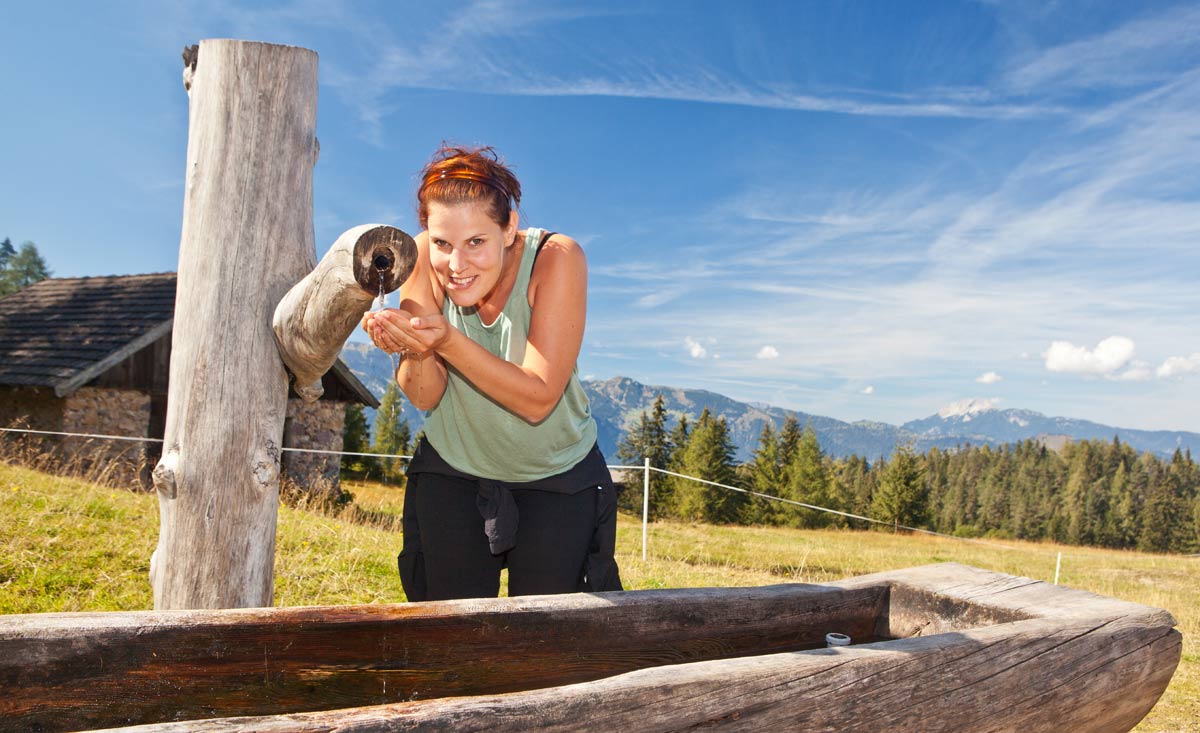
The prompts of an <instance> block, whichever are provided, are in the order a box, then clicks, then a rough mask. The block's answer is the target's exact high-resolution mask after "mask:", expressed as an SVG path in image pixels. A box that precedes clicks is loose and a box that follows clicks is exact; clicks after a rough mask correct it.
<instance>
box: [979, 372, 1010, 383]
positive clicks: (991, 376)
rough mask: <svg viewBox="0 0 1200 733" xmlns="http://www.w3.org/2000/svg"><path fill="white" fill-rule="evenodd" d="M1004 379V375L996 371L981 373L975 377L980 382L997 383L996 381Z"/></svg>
mask: <svg viewBox="0 0 1200 733" xmlns="http://www.w3.org/2000/svg"><path fill="white" fill-rule="evenodd" d="M1003 379H1004V377H1002V376H1000V375H999V374H997V373H995V372H984V373H983V374H980V375H979V376H978V377H975V381H976V382H979V383H980V384H995V383H996V382H999V381H1001V380H1003Z"/></svg>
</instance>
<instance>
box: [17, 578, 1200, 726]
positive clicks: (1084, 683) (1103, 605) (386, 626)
mask: <svg viewBox="0 0 1200 733" xmlns="http://www.w3.org/2000/svg"><path fill="white" fill-rule="evenodd" d="M942 588H944V589H945V592H944V593H943V592H942V591H941V590H940V589H942ZM966 599H969V600H966ZM912 603H916V604H918V605H919V606H920V608H921V609H923V610H922V611H921V613H927V614H928V613H941V612H948V613H950V614H951V618H949V619H942V620H939V621H936V622H935V623H932V624H927V625H926V628H933V627H940V628H943V629H945V630H943V631H941V632H939V633H936V634H932V635H925V634H924V632H922V635H917V636H914V637H913V638H905V639H897V640H893V641H886V642H882V643H876V644H867V645H863V646H856V647H848V648H840V649H823V648H816V649H811V650H809V651H786V652H781V651H780V650H783V649H793V650H794V649H803V648H806V647H812V646H814V645H815V644H819V643H820V641H819V640H820V638H821V637H822V636H823V634H824V633H825V632H826V631H829V630H838V631H843V632H844V633H850V634H851V635H852V636H860V637H861V636H863V635H869V634H870V633H871V631H872V630H874V629H876V628H878V627H879V626H881V625H882V626H886V625H887V624H889V623H891V619H896V618H916V616H917V615H918V614H917V613H916V612H915V611H913V609H912V608H906V607H904V606H905V604H912ZM963 604H966V606H964V605H963ZM964 608H966V610H964ZM989 619H1010V620H1001V621H999V622H997V623H991V624H989V625H985V626H982V627H978V628H969V625H970V624H971V623H974V622H987V621H988V620H989ZM831 627H832V628H831ZM1173 627H1174V619H1172V618H1171V616H1170V614H1168V613H1166V612H1164V611H1161V610H1159V609H1154V608H1149V607H1145V606H1140V605H1138V604H1132V603H1127V602H1122V601H1114V600H1112V599H1107V598H1103V597H1101V596H1096V595H1093V594H1089V593H1082V592H1079V591H1074V590H1070V589H1066V588H1062V587H1056V586H1051V585H1048V584H1046V583H1038V582H1032V581H1029V580H1028V579H1020V578H1013V577H1011V576H1004V575H1000V574H996V573H987V572H984V571H979V570H977V569H974V568H969V567H966V566H961V565H954V564H945V565H940V566H930V567H926V568H915V569H911V570H905V571H896V572H890V573H881V574H876V575H872V576H865V577H862V578H854V579H850V580H847V581H841V582H838V583H833V584H828V585H823V586H806V585H791V586H773V587H769V588H753V589H695V590H679V591H642V592H631V593H614V594H594V595H583V594H580V595H570V596H546V597H527V598H513V599H491V600H479V601H449V602H440V603H425V604H409V605H403V606H360V607H343V608H312V609H256V610H243V611H222V612H180V613H165V614H164V613H141V614H137V613H130V614H47V615H34V616H23V617H21V616H17V617H7V618H0V688H3V689H5V691H6V692H10V694H11V699H3V700H0V716H2V717H0V721H2V722H0V730H7V729H12V730H24V729H28V728H31V727H35V726H36V727H39V729H42V730H62V729H69V728H81V727H87V726H92V727H95V726H98V725H113V724H124V723H132V722H139V721H146V720H154V721H172V720H174V721H180V720H185V719H186V718H205V717H207V718H215V717H216V716H218V715H225V716H229V715H238V714H243V715H246V716H251V715H252V716H254V717H240V718H238V717H233V718H229V717H227V718H223V719H211V720H204V721H201V720H187V722H180V723H170V722H160V723H156V724H154V725H151V726H149V727H144V728H137V729H136V730H159V731H182V730H197V731H226V732H233V731H237V732H239V733H243V732H246V731H304V732H311V731H333V730H337V731H339V732H340V733H344V732H346V731H364V732H365V731H384V730H387V731H401V730H403V731H408V730H414V731H425V730H428V731H474V730H485V729H486V730H489V731H525V730H556V731H568V730H590V729H591V728H593V727H594V726H595V721H596V716H597V715H600V716H602V717H603V720H604V725H605V726H606V727H614V726H615V727H618V729H619V727H621V726H624V727H625V728H627V729H629V730H637V731H657V730H661V731H674V730H689V729H694V728H696V727H705V728H708V727H713V728H720V729H722V730H731V731H733V730H772V729H786V730H801V731H803V730H814V731H816V730H822V731H828V730H839V731H843V730H844V731H852V732H853V731H857V732H859V733H866V732H867V731H876V730H889V731H912V732H914V733H915V732H917V731H930V732H933V733H936V732H938V731H946V732H949V731H988V732H990V731H996V732H999V731H1020V733H1042V732H1043V731H1045V732H1046V733H1049V732H1050V731H1055V732H1057V731H1061V730H1087V731H1098V732H1099V733H1118V732H1119V731H1126V730H1128V729H1129V728H1131V727H1132V726H1133V725H1135V724H1136V723H1137V721H1138V720H1140V719H1141V718H1142V717H1143V716H1144V715H1145V713H1146V712H1147V711H1149V709H1150V708H1151V707H1152V706H1153V704H1154V702H1155V701H1156V700H1157V699H1158V697H1159V696H1160V695H1161V694H1162V691H1163V690H1164V689H1165V688H1166V686H1167V684H1168V682H1169V680H1170V678H1171V676H1172V674H1173V672H1174V670H1175V667H1176V665H1177V664H1178V661H1179V657H1180V653H1181V649H1182V642H1181V636H1180V634H1179V633H1178V632H1177V631H1175V629H1174V628H1173ZM3 660H8V661H3ZM464 660H467V661H464ZM568 683H573V684H568ZM434 695H439V696H443V697H435V698H433V699H428V698H430V697H432V696H434ZM445 695H465V696H464V697H444V696H445ZM118 701H119V702H120V703H121V704H120V706H118V704H117V703H118ZM376 703H384V704H376ZM352 705H358V706H360V707H349V706H352ZM332 706H341V708H342V709H326V710H320V709H319V708H327V707H332ZM301 710H308V711H310V712H300V711H301ZM284 711H286V713H284ZM269 712H275V713H278V714H275V715H267V716H265V717H264V715H263V713H269ZM9 725H11V726H12V727H11V728H6V727H5V726H9ZM131 730H133V729H131Z"/></svg>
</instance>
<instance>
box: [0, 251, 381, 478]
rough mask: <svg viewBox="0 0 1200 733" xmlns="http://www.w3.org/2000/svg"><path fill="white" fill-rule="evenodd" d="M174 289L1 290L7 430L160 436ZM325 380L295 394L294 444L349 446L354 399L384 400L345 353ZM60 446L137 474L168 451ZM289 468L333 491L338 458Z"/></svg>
mask: <svg viewBox="0 0 1200 733" xmlns="http://www.w3.org/2000/svg"><path fill="white" fill-rule="evenodd" d="M175 288H176V277H175V273H173V272H164V273H152V274H146V275H119V276H111V277H80V278H52V279H48V280H43V281H41V282H39V283H36V284H34V285H31V286H29V287H27V288H24V289H23V290H20V291H18V292H16V293H13V294H12V295H9V296H7V297H4V298H0V427H9V426H16V427H24V428H30V429H35V430H45V431H55V432H66V433H81V434H100V435H120V436H128V437H147V438H159V439H161V438H162V436H163V426H164V421H165V419H166V410H167V394H168V374H169V369H168V367H169V364H170V356H171V329H172V324H173V323H174V319H175ZM321 381H322V385H323V386H324V388H325V393H324V395H323V396H322V398H321V399H320V400H318V401H316V402H305V401H303V400H300V399H298V398H297V397H296V395H295V394H292V395H290V397H289V399H288V406H287V417H286V420H285V423H284V439H283V445H284V447H285V448H317V449H322V450H340V449H341V447H342V427H343V421H344V417H345V406H346V404H347V403H358V404H362V405H367V406H370V407H378V406H379V401H378V400H377V399H376V397H375V396H374V395H373V394H372V393H371V392H370V390H368V389H367V388H366V387H365V386H364V385H363V383H362V382H361V381H359V379H358V378H357V377H355V376H354V374H353V373H351V371H350V369H349V368H348V367H347V366H346V365H345V364H344V363H342V361H341V360H340V359H338V360H337V361H336V362H335V363H334V365H333V368H332V369H330V370H329V372H328V373H326V374H325V376H324V377H323V378H322V380H321ZM9 436H10V438H9V439H10V440H11V436H12V434H9ZM52 445H53V450H54V451H55V452H56V453H57V454H58V455H59V459H60V460H64V461H74V462H78V463H83V464H88V463H95V462H98V461H103V462H114V461H115V462H117V463H119V464H123V465H125V466H126V467H127V471H130V472H132V471H134V470H136V469H137V468H138V467H142V468H143V469H144V468H146V467H152V466H153V465H154V462H155V461H156V460H157V459H158V453H159V444H158V443H145V444H142V443H130V442H118V441H111V440H107V441H106V440H94V439H93V440H85V439H74V438H62V439H55V440H54V441H53V443H52ZM283 471H284V474H285V475H287V476H288V477H289V478H291V479H292V480H293V481H295V482H296V483H297V484H299V485H301V486H305V487H317V486H320V487H322V488H334V487H336V486H337V480H338V478H337V477H338V459H337V457H336V456H326V455H315V454H306V453H297V452H286V451H285V452H284V454H283ZM142 478H143V480H148V476H146V475H143V476H142Z"/></svg>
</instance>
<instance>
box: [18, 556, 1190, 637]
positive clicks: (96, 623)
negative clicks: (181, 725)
mask: <svg viewBox="0 0 1200 733" xmlns="http://www.w3.org/2000/svg"><path fill="white" fill-rule="evenodd" d="M880 585H885V586H890V587H893V588H895V587H897V586H901V587H909V588H912V589H914V590H922V591H926V592H928V593H933V594H936V595H937V596H939V597H943V598H945V599H947V600H949V601H957V602H961V603H965V604H978V605H980V606H982V607H984V608H987V609H989V610H991V611H993V612H995V613H997V614H998V615H1017V616H1020V617H1022V618H1027V619H1033V618H1059V617H1065V616H1071V615H1086V616H1089V617H1095V616H1104V617H1107V616H1112V617H1117V616H1123V615H1139V616H1142V615H1147V614H1149V616H1151V617H1154V618H1155V621H1156V624H1166V625H1169V626H1172V627H1173V626H1175V625H1176V621H1175V618H1174V617H1173V616H1172V615H1171V614H1170V613H1169V612H1167V611H1165V610H1163V609H1160V608H1154V607H1152V606H1145V605H1142V604H1139V603H1134V602H1132V601H1122V600H1119V599H1116V598H1109V597H1108V596H1102V595H1097V594H1095V593H1091V592H1088V591H1082V590H1076V589H1074V588H1069V587H1067V586H1055V585H1051V584H1049V583H1047V582H1045V581H1041V580H1034V579H1032V578H1025V577H1021V576H1016V575H1006V574H1003V573H996V572H992V571H989V570H982V569H980V568H976V567H973V566H970V565H964V564H961V563H954V562H945V563H935V564H931V565H922V566H918V567H915V568H908V569H904V570H888V571H883V572H879V573H872V574H870V575H859V576H855V577H852V578H846V579H844V580H837V581H831V582H827V583H779V584H776V585H764V586H735V587H717V588H673V589H652V590H631V591H617V592H608V593H573V594H563V595H548V596H518V597H515V598H471V599H463V600H453V601H430V602H424V603H365V604H352V605H343V606H285V607H265V608H232V609H220V610H186V611H69V612H57V613H30V614H7V615H0V638H3V637H6V636H10V635H13V634H36V635H41V634H45V633H58V632H78V631H84V630H96V629H122V628H125V629H148V628H154V627H158V626H174V625H180V624H183V623H186V624H188V625H191V626H227V625H230V624H232V623H254V622H270V621H274V620H277V619H278V617H279V616H280V615H281V614H287V616H288V621H289V622H292V623H297V624H304V623H314V624H322V625H333V624H338V623H354V622H358V621H361V620H363V619H372V620H386V619H396V620H400V619H408V618H418V617H425V618H429V617H439V616H462V615H468V614H469V615H488V614H512V613H524V612H534V613H553V612H555V611H565V610H570V611H579V610H583V609H587V610H595V611H603V610H604V609H609V608H616V607H628V606H641V605H654V604H656V603H661V602H663V601H665V600H690V599H695V600H700V599H703V598H706V597H708V596H710V595H711V594H712V593H713V592H714V591H715V592H719V593H721V594H722V595H727V596H735V597H736V596H743V597H746V598H765V597H770V596H771V595H775V594H780V593H794V592H795V590H797V589H806V590H808V589H811V591H812V592H814V593H821V592H827V591H828V590H832V589H841V590H854V589H860V588H867V587H877V586H880ZM1008 620H1014V619H1008Z"/></svg>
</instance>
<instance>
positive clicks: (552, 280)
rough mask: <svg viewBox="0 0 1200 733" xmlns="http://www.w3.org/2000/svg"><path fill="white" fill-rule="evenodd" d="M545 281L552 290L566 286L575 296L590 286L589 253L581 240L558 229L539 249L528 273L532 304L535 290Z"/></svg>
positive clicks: (531, 303)
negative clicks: (588, 278) (587, 253)
mask: <svg viewBox="0 0 1200 733" xmlns="http://www.w3.org/2000/svg"><path fill="white" fill-rule="evenodd" d="M543 283H545V284H548V285H551V289H552V290H558V289H559V288H565V289H566V290H567V292H570V293H573V296H572V297H575V296H577V295H582V293H583V292H584V291H585V290H586V289H587V257H586V256H585V255H584V252H583V247H582V246H581V245H580V244H579V242H577V241H575V240H574V239H572V238H571V237H568V236H567V235H565V234H561V233H559V232H555V233H553V234H551V235H550V237H549V238H548V239H547V240H546V242H545V243H544V244H543V245H542V247H541V249H539V250H538V252H537V255H536V259H535V260H534V261H533V271H532V272H531V273H530V276H529V305H531V306H532V305H533V304H534V301H535V300H536V294H537V291H538V289H539V286H541V285H542V284H543Z"/></svg>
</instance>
